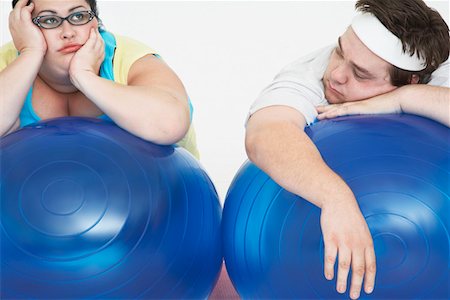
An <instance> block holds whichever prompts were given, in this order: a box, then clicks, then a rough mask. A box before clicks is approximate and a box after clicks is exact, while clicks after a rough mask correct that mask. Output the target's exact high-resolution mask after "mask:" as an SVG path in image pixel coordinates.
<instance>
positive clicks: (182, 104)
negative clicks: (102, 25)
mask: <svg viewBox="0 0 450 300" xmlns="http://www.w3.org/2000/svg"><path fill="white" fill-rule="evenodd" d="M99 39H100V40H101V37H100V34H99V33H98V32H93V33H91V37H90V39H89V41H88V42H87V43H86V44H85V46H84V47H83V48H85V49H80V50H79V51H78V53H77V55H76V56H78V57H76V56H74V58H73V60H72V62H71V69H70V76H71V80H72V83H73V84H74V85H75V86H76V87H77V88H78V89H79V90H80V91H81V92H82V93H83V94H84V95H85V96H86V97H88V98H89V99H90V100H91V101H92V102H94V103H95V104H96V105H97V106H98V107H99V108H100V109H101V110H102V111H103V112H104V113H105V114H107V115H108V116H109V117H110V118H111V119H113V120H114V122H116V123H117V124H118V125H119V126H121V127H122V128H124V129H125V130H127V131H129V132H131V133H133V134H135V135H137V136H139V137H141V138H143V139H146V140H148V141H151V142H155V143H158V144H173V143H176V142H177V141H179V140H181V139H182V138H183V137H184V135H185V134H186V132H187V131H188V129H189V125H190V116H189V106H188V100H187V94H186V91H185V89H184V87H183V85H182V83H181V81H180V80H179V78H178V77H177V76H176V74H175V73H174V72H173V71H172V70H171V69H170V68H169V67H168V66H167V65H166V64H165V63H164V62H163V61H162V60H161V59H159V58H157V57H155V56H153V55H147V56H144V57H142V58H140V59H138V60H137V61H136V62H135V63H134V64H133V65H132V67H131V69H130V71H129V74H128V85H122V84H119V83H115V82H112V81H110V80H106V79H104V78H101V77H99V76H98V75H97V73H98V71H97V70H98V68H97V67H90V66H89V65H91V66H92V65H99V63H98V61H99V60H97V59H95V55H94V53H96V52H97V53H98V48H99V47H100V48H101V46H102V45H103V44H102V43H101V42H100V41H99ZM101 49H102V48H101ZM84 50H87V51H84ZM101 51H103V50H101ZM98 55H100V54H97V56H98ZM100 61H102V59H101V60H100Z"/></svg>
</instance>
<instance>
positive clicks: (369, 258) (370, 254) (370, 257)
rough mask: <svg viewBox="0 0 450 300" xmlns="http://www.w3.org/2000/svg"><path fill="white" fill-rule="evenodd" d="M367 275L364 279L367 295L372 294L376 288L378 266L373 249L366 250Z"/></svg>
mask: <svg viewBox="0 0 450 300" xmlns="http://www.w3.org/2000/svg"><path fill="white" fill-rule="evenodd" d="M365 257H366V274H365V277H364V291H365V292H366V293H367V294H370V293H372V291H373V287H374V286H375V275H376V272H377V264H376V258H375V251H374V250H373V247H370V248H366V250H365Z"/></svg>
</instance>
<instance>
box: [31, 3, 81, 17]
mask: <svg viewBox="0 0 450 300" xmlns="http://www.w3.org/2000/svg"><path fill="white" fill-rule="evenodd" d="M80 7H81V8H85V7H84V6H82V5H78V6H75V7H73V8H71V9H69V12H72V11H74V10H75V9H77V8H80ZM43 12H46V13H51V14H55V15H56V14H57V12H56V11H54V10H50V9H44V10H42V11H40V12H39V13H38V15H40V14H42V13H43Z"/></svg>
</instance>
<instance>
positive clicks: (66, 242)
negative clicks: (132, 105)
mask: <svg viewBox="0 0 450 300" xmlns="http://www.w3.org/2000/svg"><path fill="white" fill-rule="evenodd" d="M0 155H1V175H0V176H1V182H0V198H1V211H0V213H1V221H0V222H1V235H0V244H1V296H2V298H8V299H9V298H14V299H16V298H30V299H38V298H40V299H49V298H53V299H65V298H102V299H104V298H124V299H130V298H144V299H147V298H158V299H161V298H206V297H207V296H208V295H209V293H210V292H211V290H212V289H213V287H214V284H215V282H216V281H217V278H218V274H219V269H220V267H221V264H222V251H221V233H220V221H221V207H220V203H219V201H218V197H217V193H216V191H215V189H214V186H213V184H212V182H211V181H210V179H209V178H208V176H207V174H206V173H205V172H204V171H203V170H202V168H201V167H200V165H199V164H198V162H197V161H196V160H195V159H194V158H193V157H192V156H191V155H190V154H189V153H188V152H187V151H186V150H184V149H180V148H174V147H172V146H158V145H154V144H152V143H149V142H146V141H144V140H141V139H139V138H137V137H135V136H133V135H131V134H129V133H127V132H126V131H124V130H122V129H121V128H119V127H117V126H116V125H114V124H113V123H109V122H105V121H100V120H98V119H85V118H62V119H53V120H49V121H45V122H40V123H37V124H36V125H32V126H29V127H25V128H23V129H21V130H19V131H17V132H15V133H12V134H10V135H8V136H6V137H4V138H2V139H1V141H0Z"/></svg>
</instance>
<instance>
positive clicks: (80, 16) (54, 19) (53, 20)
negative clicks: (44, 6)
mask: <svg viewBox="0 0 450 300" xmlns="http://www.w3.org/2000/svg"><path fill="white" fill-rule="evenodd" d="M95 17H96V15H95V13H93V12H92V11H77V12H74V13H72V14H70V15H68V16H67V17H65V18H63V17H59V16H52V15H49V16H39V17H36V18H33V23H34V24H36V25H37V26H39V27H41V28H45V29H54V28H57V27H59V26H61V24H62V23H63V22H64V20H66V21H67V22H69V24H72V25H74V26H81V25H84V24H87V23H89V22H90V21H92V19H93V18H95Z"/></svg>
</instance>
